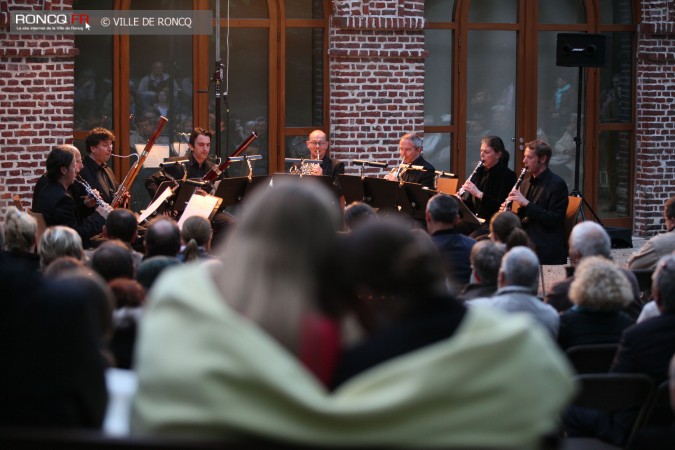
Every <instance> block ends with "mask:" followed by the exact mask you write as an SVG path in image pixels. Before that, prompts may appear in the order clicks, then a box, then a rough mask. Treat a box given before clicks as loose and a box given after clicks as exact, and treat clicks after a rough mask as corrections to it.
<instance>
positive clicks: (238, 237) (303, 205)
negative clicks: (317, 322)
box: [213, 179, 341, 350]
mask: <svg viewBox="0 0 675 450" xmlns="http://www.w3.org/2000/svg"><path fill="white" fill-rule="evenodd" d="M340 222H341V218H340V211H339V208H338V206H337V204H336V203H335V199H334V196H333V195H332V194H331V193H330V192H329V191H328V190H327V189H326V188H325V187H323V186H322V185H321V184H319V183H318V182H314V181H313V180H311V179H310V180H303V182H298V181H297V180H285V181H281V180H280V182H277V181H276V180H275V183H274V187H273V188H271V189H259V190H257V191H255V192H254V193H253V195H252V196H251V197H249V198H248V199H247V201H246V202H245V203H244V211H243V213H242V217H241V221H240V222H239V224H238V226H237V228H236V229H235V230H234V231H233V232H232V234H231V235H230V237H229V240H228V242H227V246H226V247H225V248H224V249H223V255H222V256H223V259H224V260H225V264H226V265H227V267H228V270H227V271H226V272H225V273H224V274H221V273H217V274H216V273H214V278H215V279H216V280H217V282H218V283H219V286H220V288H221V290H222V292H223V294H224V298H225V300H226V301H227V302H228V303H229V304H230V305H231V306H233V307H234V308H235V309H236V310H238V311H240V312H241V313H243V314H244V315H245V316H247V317H249V318H251V319H252V320H253V321H255V322H257V323H258V324H259V325H260V326H262V327H263V328H264V329H265V330H266V331H267V332H268V333H270V334H271V335H272V336H274V337H275V338H276V339H277V340H278V341H279V342H281V343H282V344H284V345H285V346H286V347H287V348H289V349H291V350H295V349H296V348H297V344H298V341H297V339H298V330H299V329H300V325H299V324H300V320H301V318H302V316H303V315H304V314H305V313H306V312H307V311H311V310H314V309H316V308H317V301H320V298H321V296H322V292H321V291H320V289H321V288H322V287H325V286H326V285H327V284H329V283H327V281H326V280H328V279H329V278H330V279H333V278H332V277H333V276H334V274H333V273H332V270H331V269H330V266H331V264H332V262H333V259H334V258H333V256H334V252H335V246H336V240H337V230H338V228H339V226H340ZM213 267H217V266H213ZM251 274H255V279H251V276H252V275H251Z"/></svg>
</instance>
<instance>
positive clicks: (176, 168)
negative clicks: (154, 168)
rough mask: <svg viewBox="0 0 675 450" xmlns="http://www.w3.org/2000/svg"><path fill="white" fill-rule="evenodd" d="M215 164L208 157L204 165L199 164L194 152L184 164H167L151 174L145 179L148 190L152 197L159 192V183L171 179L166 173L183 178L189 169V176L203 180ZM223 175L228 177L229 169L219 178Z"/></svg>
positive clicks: (192, 178) (176, 177) (179, 178)
mask: <svg viewBox="0 0 675 450" xmlns="http://www.w3.org/2000/svg"><path fill="white" fill-rule="evenodd" d="M213 166H215V164H214V163H212V162H211V161H209V160H208V159H207V160H206V161H204V163H203V164H202V165H199V164H198V163H197V161H196V160H195V159H194V157H193V156H192V154H190V156H189V157H188V161H187V162H185V163H184V164H172V165H167V166H166V167H164V169H163V170H160V171H158V172H155V173H153V174H152V175H150V176H149V177H148V178H147V179H146V180H145V188H146V189H147V190H148V193H149V194H150V197H154V196H155V194H156V193H157V188H158V187H159V185H160V184H162V182H163V181H169V177H167V176H166V175H165V174H164V173H167V174H169V175H171V176H172V177H173V178H175V179H176V180H181V179H183V176H184V175H185V171H187V178H189V179H191V180H195V179H196V180H201V179H202V178H203V177H204V175H206V174H207V173H208V172H209V171H210V170H211V168H213ZM183 167H185V168H183ZM163 172H164V173H163ZM222 177H227V171H225V172H223V173H222V174H221V175H220V177H219V178H222Z"/></svg>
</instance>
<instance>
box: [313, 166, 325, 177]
mask: <svg viewBox="0 0 675 450" xmlns="http://www.w3.org/2000/svg"><path fill="white" fill-rule="evenodd" d="M313 166H314V167H312V175H323V170H321V166H320V165H318V164H314V165H313Z"/></svg>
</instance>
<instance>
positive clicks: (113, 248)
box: [90, 240, 136, 282]
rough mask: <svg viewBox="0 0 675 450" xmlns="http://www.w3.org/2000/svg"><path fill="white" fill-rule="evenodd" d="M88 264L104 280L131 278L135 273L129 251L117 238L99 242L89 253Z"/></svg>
mask: <svg viewBox="0 0 675 450" xmlns="http://www.w3.org/2000/svg"><path fill="white" fill-rule="evenodd" d="M90 265H91V268H92V269H94V270H95V271H96V273H98V274H99V275H100V276H101V277H103V279H104V280H105V281H106V282H109V281H111V280H114V279H115V278H129V279H132V280H133V279H134V275H135V274H136V270H135V269H134V261H133V259H132V257H131V252H129V249H128V248H127V246H126V245H124V243H122V242H120V241H117V240H113V241H106V242H104V243H103V244H101V245H100V246H99V247H98V248H97V249H96V251H94V253H93V254H92V255H91V261H90Z"/></svg>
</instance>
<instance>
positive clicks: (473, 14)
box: [469, 0, 518, 23]
mask: <svg viewBox="0 0 675 450" xmlns="http://www.w3.org/2000/svg"><path fill="white" fill-rule="evenodd" d="M517 16H518V1H517V0H500V1H498V2H496V1H494V0H471V6H470V7H469V22H492V23H515V22H516V21H517V20H518V18H517Z"/></svg>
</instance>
